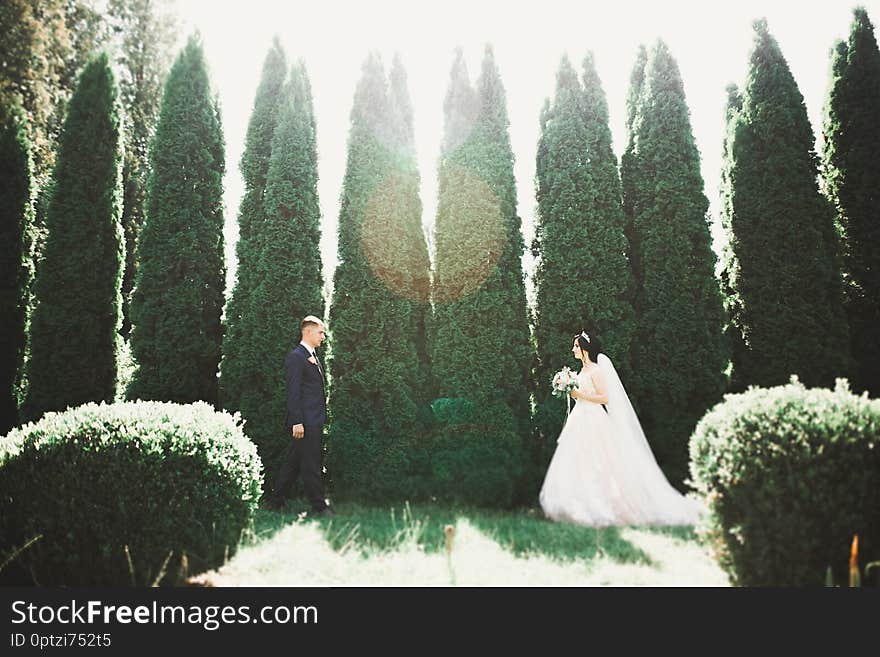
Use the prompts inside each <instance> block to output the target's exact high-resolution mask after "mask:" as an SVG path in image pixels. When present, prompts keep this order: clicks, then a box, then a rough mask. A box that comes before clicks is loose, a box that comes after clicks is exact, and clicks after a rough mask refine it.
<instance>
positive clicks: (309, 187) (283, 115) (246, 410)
mask: <svg viewBox="0 0 880 657" xmlns="http://www.w3.org/2000/svg"><path fill="white" fill-rule="evenodd" d="M275 123H276V127H275V131H274V136H273V138H272V142H271V157H270V159H269V163H268V164H269V168H268V173H267V177H266V180H267V182H266V188H265V194H264V200H263V203H264V210H263V216H262V218H261V220H260V222H259V223H254V224H252V225H251V226H250V228H249V230H250V237H249V239H250V245H249V249H250V255H251V256H253V257H254V259H255V260H254V261H253V262H250V263H249V264H250V265H251V266H252V267H253V271H252V272H251V273H250V275H249V276H248V282H249V283H252V287H251V288H250V289H249V290H248V297H247V301H248V303H247V306H246V307H247V312H245V313H243V314H242V315H241V317H240V318H239V322H238V324H237V332H236V334H235V336H234V337H233V336H232V335H227V336H226V338H225V339H224V349H225V345H227V344H228V343H229V342H230V341H231V340H233V339H237V340H240V341H241V342H240V344H237V345H232V346H231V348H230V349H229V351H228V352H227V354H230V353H235V354H236V358H237V360H235V361H224V363H223V368H222V376H221V379H220V384H221V392H222V399H223V404H224V406H226V408H228V409H230V410H232V409H235V410H237V411H240V412H241V414H242V416H243V417H244V418H245V433H246V434H247V435H248V437H250V438H251V439H252V440H253V441H254V442H255V443H256V444H257V446H258V447H259V449H260V454H261V457H262V459H263V463H264V464H265V465H266V468H267V470H266V471H267V473H268V474H269V476H274V474H275V472H276V471H277V469H278V465H279V464H280V461H281V459H282V458H283V456H284V453H285V451H286V449H287V445H288V443H289V441H290V437H289V436H288V435H285V432H284V431H283V430H282V429H283V425H282V420H283V418H284V408H285V404H286V400H287V390H286V387H285V380H284V359H285V355H286V354H287V352H288V350H290V349H291V348H293V347H294V346H295V345H296V344H297V343H298V342H299V323H300V320H301V319H302V318H303V317H305V316H306V315H317V316H318V317H323V316H324V297H323V292H322V288H323V276H322V270H321V252H320V249H319V247H318V243H319V241H320V239H321V227H320V218H321V213H320V208H319V206H318V190H317V184H318V167H317V157H318V156H317V150H316V144H315V121H314V114H313V109H312V96H311V90H310V85H309V80H308V76H307V73H306V70H305V67H304V65H302V64H297V65H295V66H294V67H293V70H292V71H291V75H290V80H289V81H288V82H287V83H286V84H285V85H284V86H283V87H282V89H281V93H280V95H279V99H278V104H277V118H276V121H275ZM243 280H244V279H242V278H239V282H240V283H241V282H242V281H243ZM227 365H228V368H227ZM270 409H271V411H270Z"/></svg>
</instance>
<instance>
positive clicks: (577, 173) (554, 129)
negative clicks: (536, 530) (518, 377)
mask: <svg viewBox="0 0 880 657" xmlns="http://www.w3.org/2000/svg"><path fill="white" fill-rule="evenodd" d="M541 127H542V129H541V138H540V141H539V143H538V155H537V177H536V184H535V187H536V195H537V201H538V217H537V219H538V224H537V231H536V237H535V242H534V244H533V246H532V250H533V253H534V254H535V255H536V256H540V261H539V263H538V267H537V271H536V272H535V286H536V288H537V291H536V309H535V335H536V339H537V343H538V367H537V369H536V372H535V375H534V377H535V383H536V385H537V388H536V391H535V393H536V412H535V424H536V428H537V431H538V434H539V437H540V439H541V441H540V442H541V454H540V456H539V458H538V465H539V466H540V468H539V470H543V469H544V468H546V464H547V463H548V462H549V460H550V457H551V455H552V451H553V449H554V448H555V447H556V437H557V436H558V435H559V432H560V430H561V429H562V424H563V422H564V420H565V415H566V411H565V402H564V401H560V400H559V399H556V398H553V397H552V396H551V394H550V391H551V388H550V380H551V379H552V377H553V374H554V373H555V372H556V371H558V370H559V369H560V368H561V367H562V366H564V365H568V366H570V367H575V365H576V364H575V362H574V361H573V360H572V356H571V346H572V336H573V335H574V334H575V333H580V331H581V330H582V329H586V331H587V332H588V333H590V334H592V335H596V334H598V336H599V337H600V339H601V342H602V344H603V346H604V348H605V349H606V350H607V353H608V354H609V356H610V357H611V359H612V360H613V362H614V364H615V367H616V368H617V370H618V371H619V372H620V373H621V376H622V377H623V378H624V379H625V380H627V381H629V380H630V378H631V370H630V367H629V358H630V342H631V340H632V332H633V330H634V328H635V327H634V324H633V310H632V301H631V295H632V292H633V289H632V272H631V271H630V267H629V262H628V261H627V258H626V250H627V243H626V237H625V235H624V214H623V207H622V205H621V188H620V177H619V176H618V172H617V158H616V157H615V155H614V151H613V150H612V148H611V130H610V128H609V127H608V104H607V102H606V100H605V93H604V91H603V90H602V86H601V82H600V81H599V78H598V76H597V74H596V68H595V65H594V63H593V58H592V56H587V57H586V58H585V60H584V76H583V84H581V82H580V81H579V80H578V76H577V72H576V71H575V70H574V69H573V68H572V66H571V64H570V63H569V61H568V59H567V58H564V59H563V60H562V64H561V65H560V67H559V71H558V72H557V74H556V96H555V98H554V101H553V104H552V105H550V104H549V103H548V105H547V107H546V109H545V111H544V112H543V114H542V117H541Z"/></svg>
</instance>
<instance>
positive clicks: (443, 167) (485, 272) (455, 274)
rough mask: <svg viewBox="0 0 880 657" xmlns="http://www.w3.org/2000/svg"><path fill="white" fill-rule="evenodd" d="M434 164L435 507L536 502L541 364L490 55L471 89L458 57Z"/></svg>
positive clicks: (500, 94) (501, 98) (503, 111)
mask: <svg viewBox="0 0 880 657" xmlns="http://www.w3.org/2000/svg"><path fill="white" fill-rule="evenodd" d="M444 109H445V133H444V146H443V150H442V153H441V157H440V163H439V172H438V178H439V192H438V206H437V223H436V237H435V244H436V261H435V272H434V289H433V300H434V304H435V318H434V327H433V330H432V344H431V358H432V363H433V367H434V375H435V377H436V380H437V385H438V391H439V397H440V398H439V399H438V401H436V402H435V403H434V406H435V410H436V409H437V408H438V405H439V406H442V407H444V408H445V409H447V410H450V409H451V410H452V412H450V413H447V414H446V416H445V417H444V418H438V420H439V422H440V431H439V434H438V436H437V437H436V438H435V440H434V444H433V446H432V457H431V466H432V479H433V480H434V486H435V491H434V495H436V496H437V497H438V498H440V499H449V500H458V501H466V502H467V503H470V504H477V505H482V506H500V507H504V506H509V505H511V504H513V503H514V502H515V501H517V500H518V499H528V500H529V501H532V500H534V497H535V496H536V495H537V489H536V488H535V487H534V486H533V483H534V481H533V480H534V477H532V476H530V475H531V474H532V473H530V472H529V464H528V456H527V455H528V451H527V442H526V441H527V440H528V436H529V434H530V399H529V394H530V392H531V390H532V388H533V382H532V377H531V365H532V362H533V360H534V355H533V350H532V346H531V342H530V336H529V326H528V309H527V306H526V295H525V286H524V281H523V271H522V254H523V250H524V244H523V237H522V232H521V229H520V227H521V220H520V217H519V216H518V215H517V214H516V184H515V179H514V175H513V159H514V158H513V152H512V151H511V147H510V138H509V135H508V117H507V106H506V100H505V92H504V87H503V84H502V82H501V76H500V73H499V71H498V68H497V66H496V64H495V58H494V55H493V53H492V50H491V48H488V47H487V49H486V52H485V54H484V57H483V64H482V71H481V73H480V77H479V79H478V80H477V84H476V90H474V89H473V88H472V87H471V85H470V81H469V79H468V75H467V70H466V67H465V64H464V60H463V57H462V53H461V52H460V51H459V52H458V53H457V55H456V59H455V62H454V64H453V67H452V73H451V79H450V84H449V89H448V91H447V96H446V102H445V106H444Z"/></svg>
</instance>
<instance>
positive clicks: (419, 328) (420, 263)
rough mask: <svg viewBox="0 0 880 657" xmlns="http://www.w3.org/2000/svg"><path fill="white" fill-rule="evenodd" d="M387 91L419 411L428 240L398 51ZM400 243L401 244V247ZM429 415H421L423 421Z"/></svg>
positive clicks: (424, 390) (427, 386)
mask: <svg viewBox="0 0 880 657" xmlns="http://www.w3.org/2000/svg"><path fill="white" fill-rule="evenodd" d="M389 81H390V85H389V94H390V100H391V110H392V116H393V119H394V130H395V133H396V143H397V157H396V159H395V166H396V173H395V176H396V178H395V179H396V184H395V186H396V187H397V190H398V194H397V196H398V207H397V212H398V214H399V216H400V227H401V230H402V235H403V236H404V237H403V239H402V240H401V241H400V242H399V243H398V244H397V245H396V247H397V248H396V249H395V252H396V253H397V254H398V255H399V256H403V261H402V262H401V263H400V265H398V267H397V269H398V270H399V271H400V272H405V274H406V276H405V280H406V285H405V286H401V288H402V289H400V290H399V293H400V294H402V296H404V297H405V298H407V299H408V300H409V301H411V302H412V303H413V306H412V309H411V311H412V312H411V321H412V327H411V328H410V329H409V330H410V331H411V333H412V336H413V340H414V343H415V349H416V354H417V356H418V362H419V376H418V378H417V381H416V389H417V393H416V396H417V398H418V400H419V407H420V408H421V410H422V411H424V412H426V413H427V412H428V408H427V406H426V404H427V402H428V401H429V400H430V398H431V391H432V387H433V386H432V377H431V364H430V357H429V355H428V341H427V332H428V325H429V323H430V315H431V305H430V296H431V261H430V257H429V256H428V245H427V240H426V236H425V233H424V229H423V227H422V201H421V198H420V197H419V184H420V176H419V171H418V166H417V158H416V141H415V127H414V124H413V109H412V101H411V100H410V97H409V88H408V84H407V76H406V70H405V69H404V67H403V62H402V60H401V58H400V56H399V55H397V54H395V56H394V59H393V61H392V63H391V71H390V73H389ZM400 247H403V248H402V249H401V248H400ZM427 419H428V418H427V417H425V418H424V420H427Z"/></svg>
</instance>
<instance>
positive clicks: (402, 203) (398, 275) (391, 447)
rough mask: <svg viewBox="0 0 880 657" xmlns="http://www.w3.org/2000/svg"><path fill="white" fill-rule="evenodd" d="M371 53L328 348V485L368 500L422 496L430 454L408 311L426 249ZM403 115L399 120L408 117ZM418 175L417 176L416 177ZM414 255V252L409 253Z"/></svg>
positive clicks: (396, 110) (392, 108)
mask: <svg viewBox="0 0 880 657" xmlns="http://www.w3.org/2000/svg"><path fill="white" fill-rule="evenodd" d="M395 96H396V100H392V97H391V92H390V91H389V89H388V81H387V80H386V77H385V72H384V68H383V65H382V62H381V60H380V58H379V56H378V55H377V54H375V53H371V54H370V56H369V57H368V58H367V60H366V62H365V64H364V66H363V74H362V77H361V80H360V82H359V83H358V86H357V89H356V91H355V97H354V105H353V107H352V112H351V127H350V131H349V138H348V160H347V163H346V170H345V177H344V179H343V189H342V196H341V205H340V211H339V252H338V253H339V258H338V259H339V265H338V266H337V268H336V272H335V275H334V284H333V299H332V302H331V305H330V314H329V329H330V332H331V334H332V335H333V347H332V352H331V355H330V358H329V359H328V370H329V372H330V376H331V382H330V383H331V385H330V395H329V405H330V414H331V416H332V422H331V424H330V438H329V440H328V466H327V467H328V471H329V474H330V477H331V478H332V482H333V491H334V493H335V494H338V495H339V496H342V497H349V498H350V497H357V498H360V499H368V500H387V499H397V500H400V499H405V498H409V499H418V498H422V499H424V498H425V497H426V492H425V487H426V486H427V483H428V478H427V477H428V474H429V472H428V456H427V452H426V449H425V445H424V444H423V443H424V441H425V435H424V430H423V429H422V428H421V427H420V417H421V413H420V404H421V400H420V399H419V377H420V376H422V373H421V372H420V371H419V359H418V355H417V351H418V349H417V346H416V336H415V334H414V326H415V321H414V317H415V315H416V313H417V309H418V305H419V304H418V297H416V296H415V295H416V293H417V291H418V287H419V285H421V284H422V283H419V281H423V280H424V278H425V272H423V271H421V270H415V269H414V267H417V266H425V265H426V264H427V261H425V262H424V263H422V264H421V265H419V262H420V261H419V259H418V258H417V257H416V256H417V255H418V254H420V253H426V247H425V246H424V243H423V242H424V237H423V235H422V232H421V229H420V227H419V230H418V234H415V232H414V230H413V229H414V228H415V222H414V217H415V213H414V209H415V208H417V207H418V200H417V198H414V197H413V195H414V194H417V188H416V187H414V186H413V184H412V183H413V180H414V178H413V176H412V173H413V167H414V163H413V162H412V160H411V158H409V159H408V158H406V157H404V158H403V160H404V161H406V162H408V163H407V164H406V165H405V168H404V169H403V170H404V171H405V172H409V175H402V174H401V166H404V165H402V164H401V158H402V153H404V154H405V153H407V152H408V147H405V146H404V147H403V148H402V150H401V147H402V146H403V145H405V143H406V141H407V139H403V140H402V139H401V135H402V134H404V135H405V134H406V131H404V132H403V133H402V132H401V124H400V122H399V121H396V120H395V116H404V115H405V114H406V111H405V110H406V108H405V107H402V106H401V105H400V104H399V101H400V99H401V95H400V90H398V92H396V93H395ZM405 123H406V122H405V121H404V124H405ZM415 180H417V178H416V179H415ZM414 254H415V255H414Z"/></svg>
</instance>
